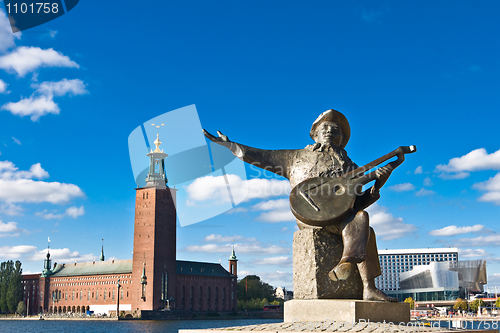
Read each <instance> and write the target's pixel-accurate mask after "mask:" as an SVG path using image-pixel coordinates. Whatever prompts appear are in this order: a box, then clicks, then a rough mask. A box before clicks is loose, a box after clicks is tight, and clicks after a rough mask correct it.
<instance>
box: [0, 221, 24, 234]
mask: <svg viewBox="0 0 500 333" xmlns="http://www.w3.org/2000/svg"><path fill="white" fill-rule="evenodd" d="M18 231H22V229H19V228H18V227H17V223H16V222H7V223H3V222H2V221H1V220H0V232H18Z"/></svg>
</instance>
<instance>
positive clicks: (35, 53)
mask: <svg viewBox="0 0 500 333" xmlns="http://www.w3.org/2000/svg"><path fill="white" fill-rule="evenodd" d="M40 67H73V68H80V66H79V65H78V64H77V63H76V62H74V61H72V60H71V59H70V58H69V57H68V56H65V55H63V54H62V53H60V52H57V51H55V50H54V49H52V48H50V49H46V50H43V49H41V48H39V47H34V46H29V47H28V46H20V47H18V48H17V49H15V50H14V51H12V52H11V53H9V54H6V55H4V56H2V57H0V68H1V69H3V70H5V71H7V72H13V73H17V75H18V76H20V77H24V76H25V75H26V74H27V73H29V72H34V71H35V70H37V69H38V68H40Z"/></svg>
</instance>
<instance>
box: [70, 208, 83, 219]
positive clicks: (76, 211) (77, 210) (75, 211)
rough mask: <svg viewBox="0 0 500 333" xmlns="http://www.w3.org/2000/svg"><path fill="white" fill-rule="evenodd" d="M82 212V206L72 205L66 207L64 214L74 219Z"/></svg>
mask: <svg viewBox="0 0 500 333" xmlns="http://www.w3.org/2000/svg"><path fill="white" fill-rule="evenodd" d="M83 214H85V210H84V209H83V206H80V207H76V206H73V207H69V208H68V209H66V215H67V216H70V217H72V218H74V219H76V218H77V217H78V216H82V215H83Z"/></svg>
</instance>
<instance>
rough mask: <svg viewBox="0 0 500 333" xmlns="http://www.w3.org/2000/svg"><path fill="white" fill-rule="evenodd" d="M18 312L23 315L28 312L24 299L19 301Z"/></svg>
mask: <svg viewBox="0 0 500 333" xmlns="http://www.w3.org/2000/svg"><path fill="white" fill-rule="evenodd" d="M16 313H17V314H20V315H23V316H24V315H25V314H26V305H25V304H24V302H23V301H20V302H19V303H17V309H16Z"/></svg>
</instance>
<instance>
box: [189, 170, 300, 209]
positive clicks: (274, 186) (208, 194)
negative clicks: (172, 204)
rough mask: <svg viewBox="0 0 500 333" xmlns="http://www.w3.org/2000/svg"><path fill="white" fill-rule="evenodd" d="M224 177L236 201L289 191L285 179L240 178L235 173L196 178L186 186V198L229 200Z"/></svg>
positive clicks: (286, 193)
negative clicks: (187, 196)
mask: <svg viewBox="0 0 500 333" xmlns="http://www.w3.org/2000/svg"><path fill="white" fill-rule="evenodd" d="M224 177H226V179H227V181H228V183H229V185H230V188H231V194H232V196H233V198H234V201H236V202H241V201H248V200H251V199H257V198H258V199H266V198H270V197H277V196H285V195H288V194H289V193H290V191H291V189H290V183H289V182H288V181H287V180H277V179H260V178H256V179H249V180H242V179H241V178H240V177H239V176H237V175H233V174H228V175H226V176H217V177H214V176H207V177H200V178H198V179H196V180H195V181H194V182H193V183H191V184H190V185H189V186H187V188H186V191H187V193H188V195H189V199H188V200H191V201H194V202H196V201H212V202H214V203H216V204H217V203H218V204H221V203H228V202H230V197H229V195H228V191H227V184H226V179H225V178H224Z"/></svg>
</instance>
